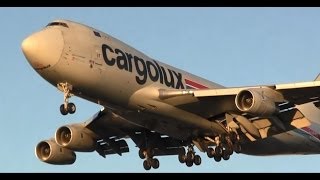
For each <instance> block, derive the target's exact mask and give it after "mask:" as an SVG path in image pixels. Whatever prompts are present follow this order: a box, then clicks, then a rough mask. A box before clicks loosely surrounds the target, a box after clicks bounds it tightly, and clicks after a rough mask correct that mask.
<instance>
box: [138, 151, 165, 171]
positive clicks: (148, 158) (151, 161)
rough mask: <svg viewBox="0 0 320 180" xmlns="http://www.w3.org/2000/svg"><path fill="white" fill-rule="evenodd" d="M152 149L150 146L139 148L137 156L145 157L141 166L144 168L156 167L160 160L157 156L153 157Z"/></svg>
mask: <svg viewBox="0 0 320 180" xmlns="http://www.w3.org/2000/svg"><path fill="white" fill-rule="evenodd" d="M153 155H154V150H153V149H151V148H148V149H140V150H139V157H140V158H141V159H145V160H144V161H143V168H144V169H145V170H147V171H148V170H150V169H151V167H152V168H153V169H158V168H159V166H160V162H159V160H158V159H157V158H153Z"/></svg>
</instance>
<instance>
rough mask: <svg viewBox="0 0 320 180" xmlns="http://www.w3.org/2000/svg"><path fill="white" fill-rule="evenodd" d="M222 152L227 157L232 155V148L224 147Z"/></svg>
mask: <svg viewBox="0 0 320 180" xmlns="http://www.w3.org/2000/svg"><path fill="white" fill-rule="evenodd" d="M224 152H225V153H226V154H228V155H232V154H233V148H232V146H229V145H226V146H225V149H224Z"/></svg>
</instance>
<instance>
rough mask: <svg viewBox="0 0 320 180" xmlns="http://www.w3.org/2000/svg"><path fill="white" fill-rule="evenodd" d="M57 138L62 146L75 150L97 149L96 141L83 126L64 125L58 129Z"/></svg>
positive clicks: (89, 150) (90, 150)
mask: <svg viewBox="0 0 320 180" xmlns="http://www.w3.org/2000/svg"><path fill="white" fill-rule="evenodd" d="M55 139H56V142H57V144H59V145H60V146H62V147H65V148H68V149H71V150H74V151H80V152H92V151H94V150H95V149H96V141H95V140H94V138H93V137H91V136H90V135H88V133H86V132H85V128H84V127H82V126H77V125H67V126H62V127H60V128H59V129H58V130H57V131H56V134H55Z"/></svg>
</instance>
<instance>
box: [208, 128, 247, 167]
mask: <svg viewBox="0 0 320 180" xmlns="http://www.w3.org/2000/svg"><path fill="white" fill-rule="evenodd" d="M206 139H207V140H210V141H212V142H214V143H215V144H216V147H215V148H214V150H213V148H212V147H208V149H207V156H208V157H209V158H212V157H213V158H214V160H215V161H216V162H220V161H221V159H223V160H229V159H230V156H231V155H232V154H233V151H235V152H236V153H239V152H240V151H241V146H240V144H239V142H238V136H237V134H236V133H235V132H231V133H230V134H228V135H221V136H217V137H215V139H214V140H213V139H211V138H209V137H207V138H206Z"/></svg>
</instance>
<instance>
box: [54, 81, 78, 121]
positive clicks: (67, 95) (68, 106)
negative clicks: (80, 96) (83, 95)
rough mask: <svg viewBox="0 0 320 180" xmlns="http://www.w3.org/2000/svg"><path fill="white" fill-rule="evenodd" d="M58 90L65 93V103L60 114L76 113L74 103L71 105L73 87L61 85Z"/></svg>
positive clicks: (66, 84)
mask: <svg viewBox="0 0 320 180" xmlns="http://www.w3.org/2000/svg"><path fill="white" fill-rule="evenodd" d="M58 88H59V89H60V90H61V91H63V94H64V97H63V100H64V103H63V104H61V106H60V112H61V114H62V115H67V114H68V113H70V114H73V113H75V112H76V105H75V104H73V103H69V98H70V97H71V96H72V94H71V93H70V90H72V86H71V85H70V84H68V83H59V84H58Z"/></svg>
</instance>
